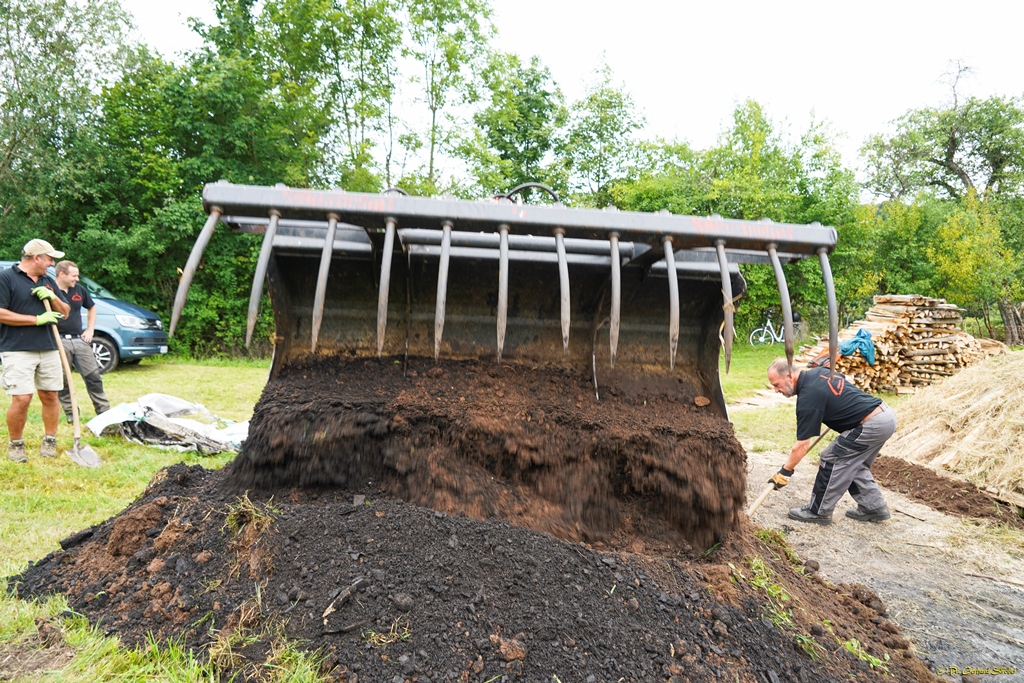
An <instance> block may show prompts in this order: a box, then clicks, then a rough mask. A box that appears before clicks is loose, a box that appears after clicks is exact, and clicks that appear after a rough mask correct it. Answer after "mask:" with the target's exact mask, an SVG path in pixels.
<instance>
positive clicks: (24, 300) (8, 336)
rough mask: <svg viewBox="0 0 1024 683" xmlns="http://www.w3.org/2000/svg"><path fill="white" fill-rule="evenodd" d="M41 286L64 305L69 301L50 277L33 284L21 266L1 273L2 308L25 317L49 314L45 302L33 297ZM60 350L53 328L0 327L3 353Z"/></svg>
mask: <svg viewBox="0 0 1024 683" xmlns="http://www.w3.org/2000/svg"><path fill="white" fill-rule="evenodd" d="M40 286H41V287H46V288H47V289H49V290H50V291H52V292H53V293H54V294H56V295H57V296H59V297H60V298H61V301H65V302H66V301H67V299H66V298H65V297H64V292H62V291H60V287H58V286H57V283H56V282H55V281H54V279H53V278H52V277H50V276H49V275H40V276H39V279H38V280H36V281H33V280H32V278H30V277H29V276H28V275H27V274H26V273H25V272H24V271H22V269H21V268H20V267H19V266H18V265H17V264H15V265H13V266H11V267H10V268H6V269H4V270H0V308H4V309H6V310H8V311H11V312H12V313H21V314H24V315H39V314H40V313H46V306H44V305H43V302H42V300H41V299H40V298H39V297H37V296H36V295H35V294H33V293H32V290H33V289H35V288H36V287H40ZM56 350H57V342H56V340H55V339H54V338H53V332H51V331H50V326H49V325H28V326H25V327H20V326H14V325H4V324H2V323H0V352H4V353H6V352H8V351H56Z"/></svg>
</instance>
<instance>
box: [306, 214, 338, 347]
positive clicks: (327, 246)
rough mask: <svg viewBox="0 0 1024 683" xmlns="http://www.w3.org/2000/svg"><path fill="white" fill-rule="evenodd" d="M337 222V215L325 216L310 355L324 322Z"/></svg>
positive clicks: (314, 299) (314, 301)
mask: <svg viewBox="0 0 1024 683" xmlns="http://www.w3.org/2000/svg"><path fill="white" fill-rule="evenodd" d="M339 220H340V218H339V217H338V214H336V213H329V214H327V236H326V237H325V238H324V250H323V252H322V253H321V254H320V272H318V273H317V276H316V296H314V297H313V327H312V330H311V332H312V334H311V341H310V347H309V350H310V353H316V342H317V339H319V338H320V325H321V324H323V321H324V299H326V298H327V275H328V274H329V273H330V271H331V258H332V257H333V256H334V236H335V235H336V234H337V232H338V221H339Z"/></svg>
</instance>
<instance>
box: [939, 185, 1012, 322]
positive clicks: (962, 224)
mask: <svg viewBox="0 0 1024 683" xmlns="http://www.w3.org/2000/svg"><path fill="white" fill-rule="evenodd" d="M936 237H937V239H936V243H935V245H934V246H932V247H931V248H929V250H928V256H929V258H930V259H931V261H932V262H933V263H934V264H935V270H936V275H937V277H938V280H939V282H938V289H939V293H940V295H942V296H944V297H946V298H947V299H949V300H950V301H952V302H953V303H957V304H959V305H961V306H966V307H968V308H972V309H974V310H981V311H982V312H983V314H984V317H985V322H986V323H987V324H988V327H989V335H990V336H991V335H992V323H991V320H990V318H989V315H988V309H989V305H990V302H992V301H1008V300H1012V298H1013V297H1014V296H1019V295H1020V292H1019V291H1015V290H1016V287H1017V282H1016V281H1015V279H1014V277H1013V276H1014V270H1015V269H1016V267H1017V266H1018V260H1017V259H1016V258H1015V256H1014V254H1013V252H1012V251H1011V250H1010V249H1008V248H1006V245H1005V244H1004V243H1003V238H1002V233H1001V232H1000V230H999V216H998V214H997V213H996V212H995V211H993V210H992V207H991V205H990V204H989V203H987V202H982V201H980V200H979V199H978V196H977V194H976V193H975V192H973V191H971V192H970V193H969V194H968V195H967V196H966V197H964V200H963V201H962V202H960V203H959V204H958V205H957V206H956V208H955V209H954V210H953V211H952V212H951V213H950V214H949V216H948V217H947V219H946V220H945V222H943V223H942V225H940V226H939V228H938V231H937V236H936ZM1004 315H1005V314H1004ZM1007 317H1009V318H1010V319H1009V320H1007V319H1006V318H1004V320H1003V323H1004V325H1006V326H1007V327H1009V326H1011V325H1014V323H1015V320H1014V319H1013V317H1012V314H1011V315H1010V316H1007Z"/></svg>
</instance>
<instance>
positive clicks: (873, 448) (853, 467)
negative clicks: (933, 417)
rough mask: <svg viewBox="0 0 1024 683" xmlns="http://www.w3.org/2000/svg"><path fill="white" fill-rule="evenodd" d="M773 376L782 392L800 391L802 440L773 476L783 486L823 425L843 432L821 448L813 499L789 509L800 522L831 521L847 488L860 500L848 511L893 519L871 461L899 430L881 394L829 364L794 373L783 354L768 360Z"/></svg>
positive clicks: (865, 516)
mask: <svg viewBox="0 0 1024 683" xmlns="http://www.w3.org/2000/svg"><path fill="white" fill-rule="evenodd" d="M768 381H769V382H770V383H771V385H772V387H774V388H775V391H777V392H778V393H780V394H782V395H783V396H796V397H797V398H796V438H797V442H796V444H795V445H794V446H793V449H792V450H791V451H790V453H789V457H788V458H786V463H785V464H784V465H783V466H782V469H780V470H779V471H778V473H777V474H775V475H773V476H772V477H771V479H769V480H768V482H769V483H771V484H775V488H776V490H777V489H780V488H782V487H783V486H785V485H786V484H787V483H788V482H789V477H791V476H792V475H793V470H795V469H796V466H797V464H798V463H799V462H800V460H802V459H803V457H804V456H805V455H807V451H809V450H810V448H811V439H812V438H814V437H816V436H818V434H820V433H821V425H822V424H823V423H824V424H825V425H826V426H827V427H829V428H830V429H832V430H833V431H834V432H836V433H837V434H838V435H839V436H838V437H837V438H836V439H835V441H833V442H832V443H831V444H829V445H828V447H827V448H825V450H824V451H822V452H821V456H820V457H819V460H820V465H819V466H818V476H817V477H816V478H815V480H814V490H813V491H812V493H811V502H810V503H808V504H807V505H805V506H803V507H799V508H793V509H791V510H790V511H789V517H790V518H791V519H796V520H799V521H801V522H814V523H817V524H831V523H832V510H833V509H834V508H835V506H836V503H838V502H839V499H840V498H842V497H843V494H844V493H846V492H847V491H849V492H850V495H851V496H853V499H854V500H855V501H857V509H856V510H847V511H846V516H847V517H850V518H852V519H855V520H858V521H861V522H881V521H884V520H886V519H889V508H888V507H887V506H886V504H885V499H884V498H883V497H882V491H881V489H879V488H878V484H877V483H876V482H875V478H874V477H872V476H871V470H870V469H869V468H870V467H871V464H872V463H874V461H875V458H876V457H878V452H879V451H880V450H881V449H882V446H883V445H884V444H885V442H886V441H887V440H888V439H889V437H891V436H892V435H893V434H894V433H895V431H896V414H895V413H894V412H893V411H892V409H891V408H889V406H887V405H885V403H884V402H882V400H881V399H880V398H876V397H874V396H871V395H870V394H866V393H864V392H863V391H861V390H860V389H858V388H857V387H855V386H854V385H853V382H851V381H850V380H849V379H848V378H847V377H845V376H844V375H841V374H839V373H838V372H837V373H835V375H832V373H831V372H830V370H829V369H828V368H827V367H816V368H809V369H807V370H804V371H803V372H797V373H793V372H791V370H790V367H789V363H788V362H787V361H786V359H784V358H780V359H778V360H776V361H773V362H772V364H771V365H770V366H768Z"/></svg>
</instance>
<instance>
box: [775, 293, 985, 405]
mask: <svg viewBox="0 0 1024 683" xmlns="http://www.w3.org/2000/svg"><path fill="white" fill-rule="evenodd" d="M874 303H875V305H874V306H872V307H871V308H870V309H868V312H867V314H866V315H865V316H864V320H859V321H857V322H856V323H854V324H853V325H851V326H850V327H848V328H846V329H844V330H842V331H840V332H839V341H840V343H841V342H843V341H845V340H847V339H850V338H851V337H853V336H854V335H856V334H857V332H858V331H860V330H862V329H866V330H868V331H869V332H870V333H871V341H872V342H874V345H875V364H874V365H869V364H868V362H867V360H866V359H865V358H864V356H862V355H861V353H860V352H859V351H855V352H854V353H853V354H852V355H850V356H840V357H839V360H838V361H837V362H836V370H838V371H839V372H842V373H843V374H844V375H848V376H850V377H852V378H853V381H854V383H855V384H856V385H857V386H859V387H860V388H861V389H864V390H865V391H870V392H879V391H889V392H895V393H897V394H912V393H914V392H915V391H916V389H917V388H918V387H921V386H925V385H928V384H932V383H934V382H938V381H941V380H942V379H944V378H946V377H949V376H950V375H953V374H955V373H956V372H957V371H958V370H959V369H960V368H962V367H965V366H967V365H970V364H971V363H975V362H977V361H979V360H981V359H983V358H985V357H986V355H988V353H989V352H987V351H986V349H985V348H983V347H982V344H981V343H980V342H979V341H978V340H977V339H975V338H974V337H972V336H971V335H969V334H967V333H966V332H964V331H963V330H962V329H961V328H960V325H961V323H962V322H963V315H962V314H963V311H962V309H960V308H958V307H957V306H955V305H953V304H947V303H946V301H945V299H931V298H929V297H926V296H919V295H916V294H907V295H895V294H893V295H886V296H876V297H875V299H874ZM823 353H824V354H825V355H826V356H827V355H828V337H827V336H825V337H822V338H820V339H819V340H818V341H817V342H816V343H815V344H809V345H806V346H804V347H803V348H801V349H800V352H799V355H798V356H797V358H796V360H795V362H796V364H797V366H801V365H804V364H806V363H808V362H810V361H811V360H812V359H814V358H816V357H818V356H820V355H821V354H823Z"/></svg>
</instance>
